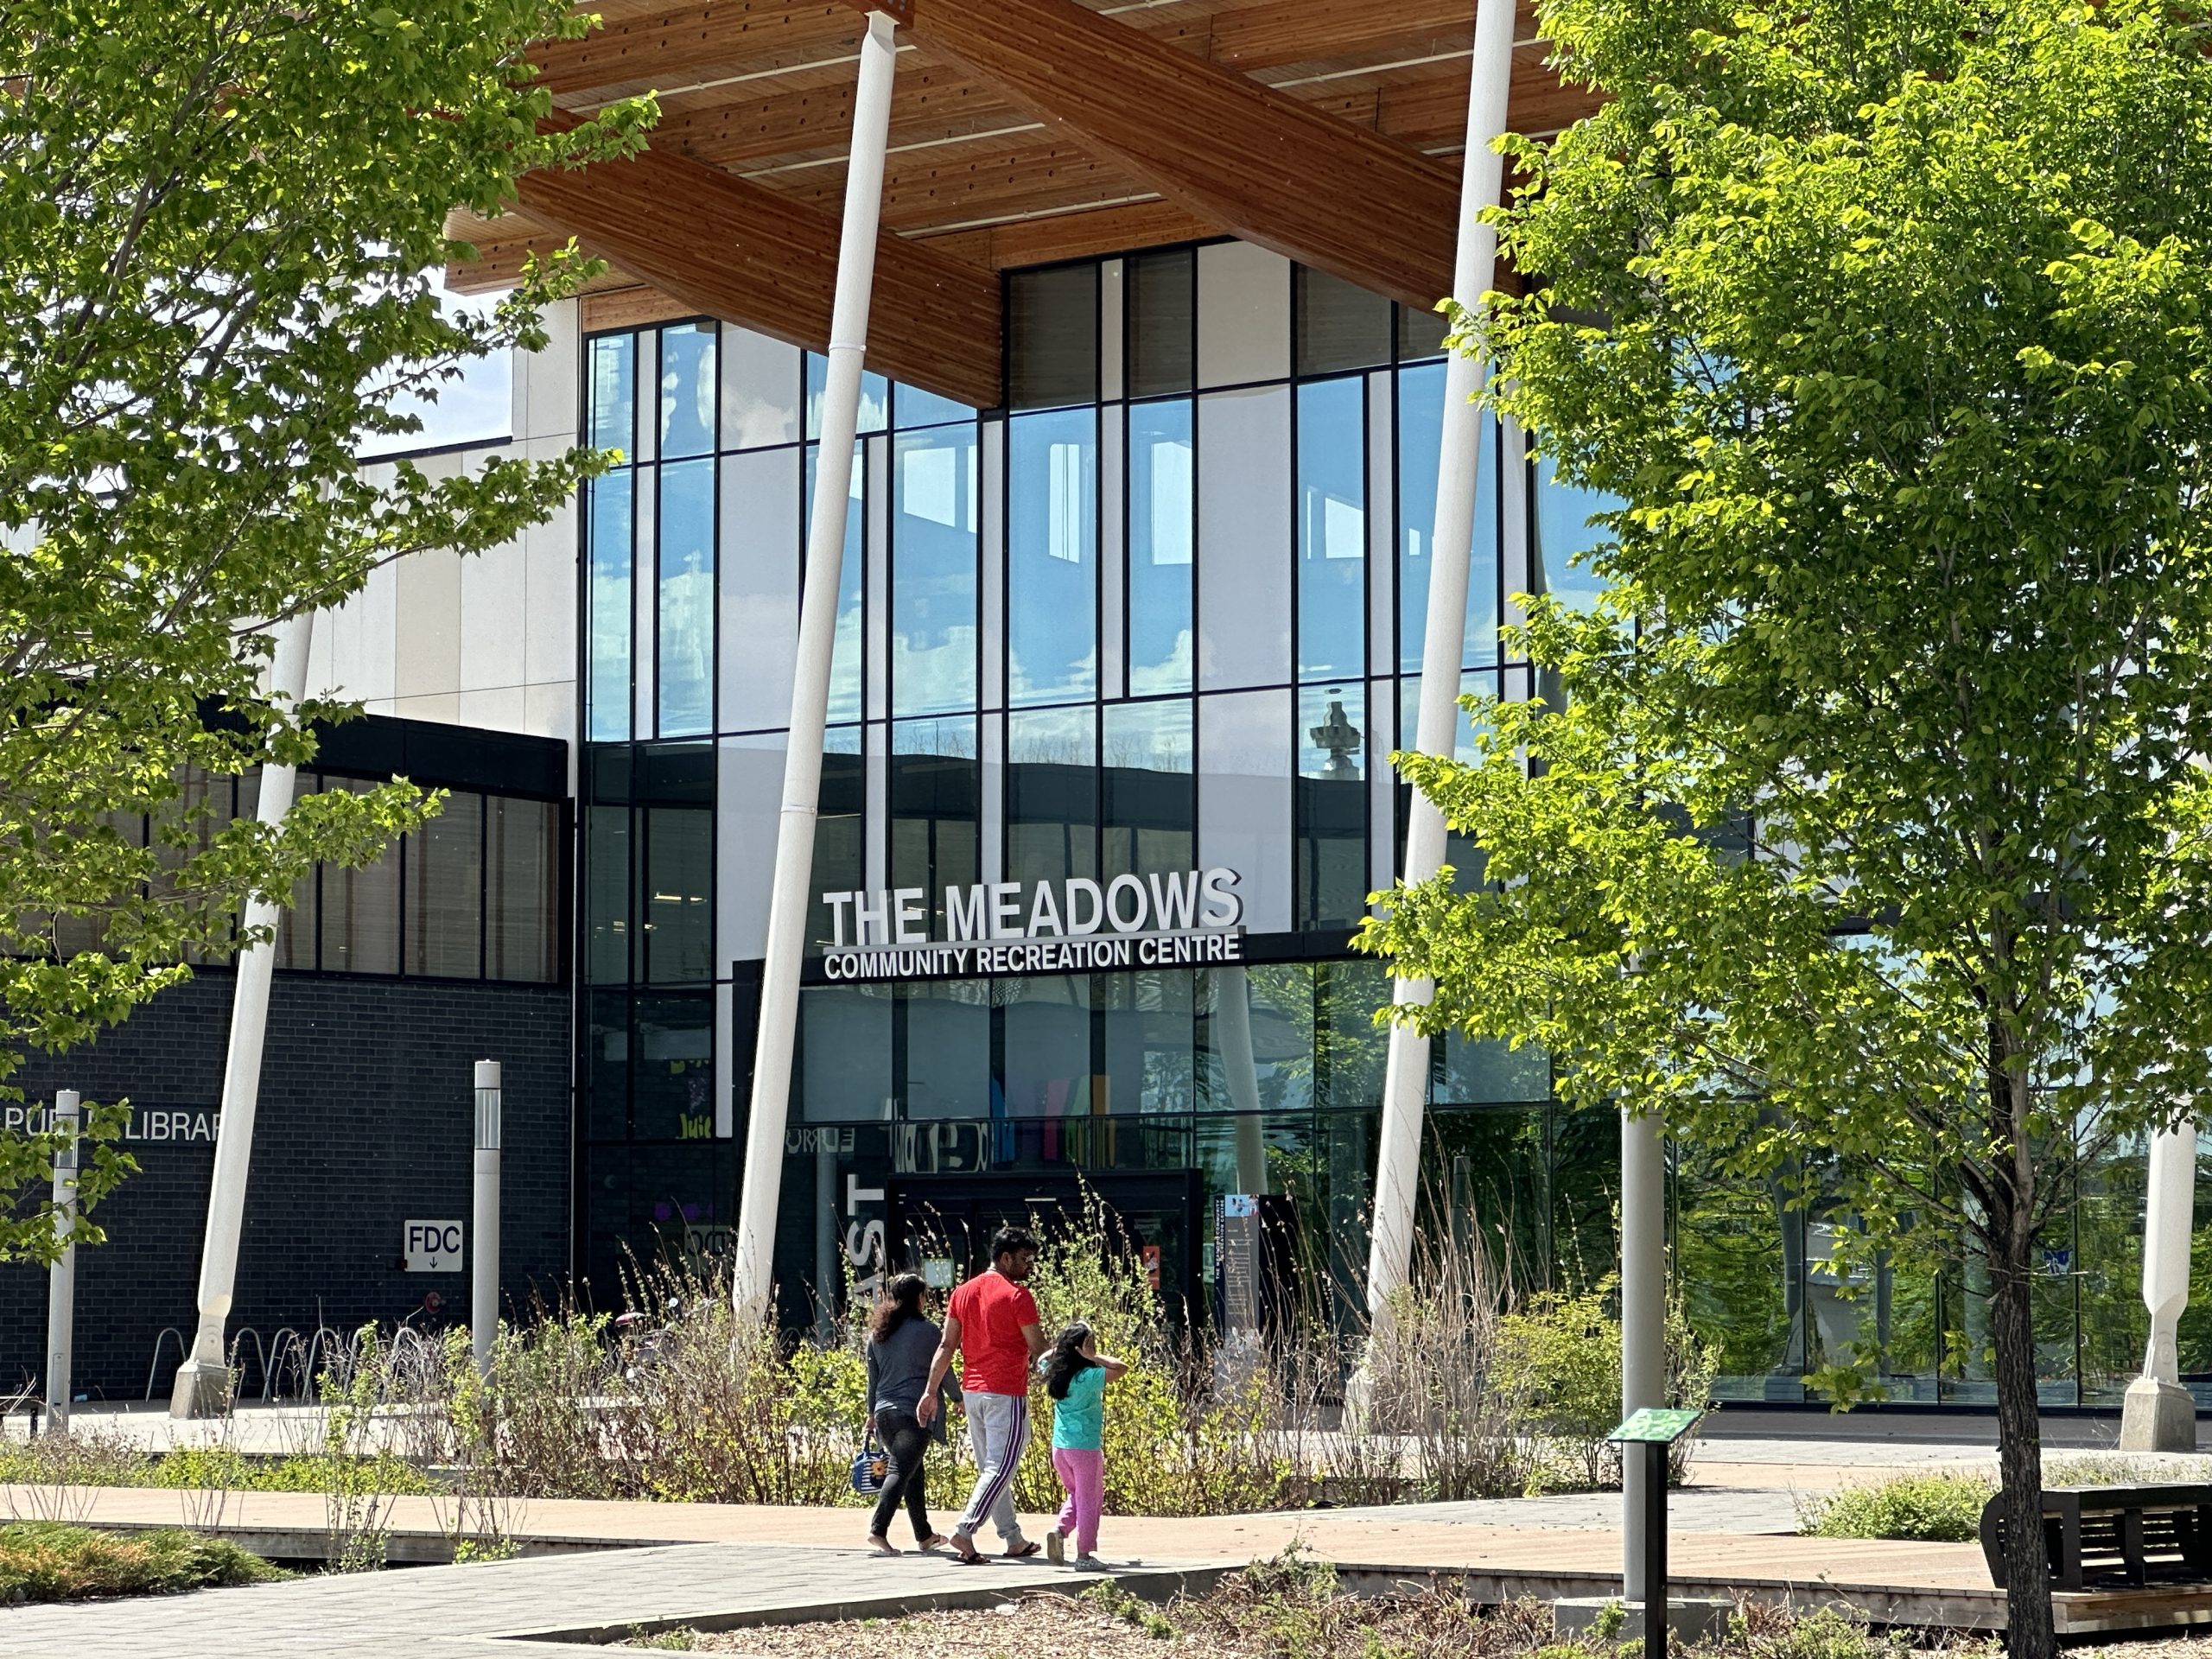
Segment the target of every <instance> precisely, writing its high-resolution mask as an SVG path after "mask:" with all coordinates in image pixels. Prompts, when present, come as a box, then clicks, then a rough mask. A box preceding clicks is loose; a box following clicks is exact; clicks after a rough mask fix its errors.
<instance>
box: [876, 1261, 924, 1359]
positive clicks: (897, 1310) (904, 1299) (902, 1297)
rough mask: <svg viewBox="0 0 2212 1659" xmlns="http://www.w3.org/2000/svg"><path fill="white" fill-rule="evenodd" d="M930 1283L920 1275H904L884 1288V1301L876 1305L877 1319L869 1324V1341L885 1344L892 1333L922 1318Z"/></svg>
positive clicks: (900, 1275)
mask: <svg viewBox="0 0 2212 1659" xmlns="http://www.w3.org/2000/svg"><path fill="white" fill-rule="evenodd" d="M928 1289H929V1283H928V1281H926V1280H925V1279H924V1278H923V1277H922V1275H921V1274H918V1273H902V1274H899V1276H898V1277H897V1278H896V1279H893V1281H891V1282H890V1283H889V1284H887V1285H886V1286H885V1287H883V1300H882V1301H881V1302H880V1303H878V1304H877V1305H876V1309H875V1318H874V1319H872V1320H870V1321H869V1322H868V1340H869V1341H870V1342H883V1341H887V1340H888V1339H889V1338H890V1335H891V1333H892V1332H893V1331H896V1330H897V1329H898V1328H899V1326H900V1325H904V1324H906V1321H907V1320H909V1319H920V1318H921V1317H922V1296H923V1294H924V1293H925V1292H926V1291H927V1290H928Z"/></svg>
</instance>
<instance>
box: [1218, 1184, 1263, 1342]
mask: <svg viewBox="0 0 2212 1659" xmlns="http://www.w3.org/2000/svg"><path fill="white" fill-rule="evenodd" d="M1213 1233H1214V1247H1213V1248H1214V1260H1215V1262H1217V1263H1218V1264H1219V1266H1220V1268H1221V1301H1222V1322H1223V1324H1224V1325H1225V1326H1226V1327H1227V1328H1228V1329H1229V1330H1230V1331H1231V1332H1236V1333H1238V1334H1240V1335H1244V1336H1256V1335H1257V1334H1258V1332H1259V1329H1260V1206H1259V1205H1258V1203H1257V1202H1255V1200H1254V1198H1253V1197H1252V1195H1251V1194H1250V1193H1249V1192H1225V1193H1224V1194H1223V1195H1222V1198H1221V1213H1220V1214H1219V1215H1218V1216H1217V1217H1216V1218H1215V1221H1214V1229H1213Z"/></svg>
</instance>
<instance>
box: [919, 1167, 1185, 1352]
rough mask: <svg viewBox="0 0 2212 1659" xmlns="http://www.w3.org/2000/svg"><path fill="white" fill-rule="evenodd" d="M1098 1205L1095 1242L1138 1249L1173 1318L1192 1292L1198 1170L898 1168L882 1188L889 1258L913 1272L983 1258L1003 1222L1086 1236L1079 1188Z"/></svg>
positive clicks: (959, 1269)
mask: <svg viewBox="0 0 2212 1659" xmlns="http://www.w3.org/2000/svg"><path fill="white" fill-rule="evenodd" d="M1086 1185H1088V1187H1089V1188H1090V1194H1091V1196H1092V1198H1094V1200H1095V1201H1096V1203H1097V1204H1098V1205H1100V1207H1101V1208H1102V1209H1103V1211H1104V1212H1105V1216H1104V1220H1105V1236H1104V1237H1103V1239H1101V1241H1100V1242H1101V1243H1102V1245H1103V1246H1105V1247H1108V1248H1116V1249H1123V1248H1125V1249H1128V1250H1130V1251H1132V1252H1135V1253H1136V1254H1138V1255H1139V1256H1140V1259H1141V1260H1142V1261H1143V1262H1144V1263H1145V1264H1146V1266H1147V1268H1152V1269H1154V1270H1155V1271H1156V1275H1157V1276H1156V1277H1155V1279H1154V1285H1155V1287H1157V1288H1158V1290H1159V1291H1160V1294H1161V1295H1162V1296H1164V1297H1165V1298H1166V1300H1167V1311H1168V1313H1169V1316H1170V1317H1171V1318H1172V1319H1174V1320H1175V1321H1176V1322H1177V1323H1178V1324H1179V1323H1181V1321H1182V1319H1183V1318H1184V1316H1185V1313H1186V1312H1187V1311H1188V1310H1189V1308H1190V1306H1192V1297H1194V1296H1195V1295H1197V1294H1198V1246H1199V1238H1200V1235H1199V1230H1198V1194H1199V1192H1200V1186H1199V1181H1198V1171H1197V1170H1195V1169H1158V1170H1100V1171H1097V1172H1096V1173H1091V1174H1088V1175H1084V1176H1083V1177H1081V1178H1078V1177H1077V1174H1076V1173H1075V1172H1074V1171H1072V1170H1065V1169H1060V1170H1033V1171H1028V1172H1023V1171H1019V1170H1014V1171H1007V1172H1001V1173H989V1174H976V1175H905V1176H899V1177H897V1178H895V1179H893V1181H892V1182H891V1183H890V1186H889V1190H888V1192H887V1193H886V1195H885V1198H886V1202H887V1205H888V1206H889V1209H890V1217H889V1220H890V1235H891V1236H890V1241H889V1243H890V1253H891V1260H892V1261H893V1262H897V1263H899V1264H900V1265H901V1266H903V1267H905V1268H912V1269H914V1270H917V1271H920V1270H923V1269H924V1268H925V1264H928V1263H931V1262H944V1263H946V1264H948V1266H949V1268H950V1273H951V1276H952V1277H953V1278H954V1279H956V1280H957V1279H964V1278H966V1277H967V1276H968V1275H969V1274H972V1273H981V1272H982V1271H983V1270H985V1269H986V1268H988V1267H989V1266H990V1263H989V1262H988V1261H987V1260H986V1259H985V1258H984V1254H983V1253H984V1252H985V1251H986V1250H988V1249H990V1247H991V1235H992V1234H994V1233H995V1232H996V1231H998V1230H999V1229H1000V1228H1001V1227H1005V1226H1020V1227H1033V1228H1034V1229H1035V1230H1037V1231H1038V1232H1039V1234H1040V1235H1042V1236H1046V1237H1047V1238H1055V1237H1059V1238H1065V1237H1067V1236H1071V1235H1072V1234H1078V1233H1080V1234H1089V1235H1090V1236H1096V1235H1095V1234H1091V1229H1090V1221H1089V1220H1088V1218H1087V1217H1086V1216H1085V1214H1084V1187H1085V1186H1086Z"/></svg>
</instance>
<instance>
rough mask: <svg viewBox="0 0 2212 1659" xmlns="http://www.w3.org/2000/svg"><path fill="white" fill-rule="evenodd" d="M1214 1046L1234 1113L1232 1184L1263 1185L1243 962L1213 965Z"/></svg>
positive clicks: (1256, 1072)
mask: <svg viewBox="0 0 2212 1659" xmlns="http://www.w3.org/2000/svg"><path fill="white" fill-rule="evenodd" d="M1213 982H1214V1005H1213V1039H1214V1046H1215V1047H1216V1048H1217V1049H1218V1050H1219V1051H1220V1053H1221V1071H1222V1077H1223V1078H1224V1081H1225V1082H1226V1083H1227V1084H1228V1085H1229V1103H1230V1107H1231V1108H1232V1109H1234V1110H1235V1111H1236V1117H1235V1118H1234V1119H1232V1120H1231V1121H1232V1122H1234V1123H1235V1125H1236V1190H1237V1191H1238V1192H1249V1193H1253V1194H1255V1195H1256V1194H1259V1193H1262V1192H1266V1191H1267V1190H1268V1141H1267V1137H1266V1136H1265V1135H1262V1133H1261V1123H1260V1069H1259V1067H1258V1066H1257V1065H1255V1063H1254V1062H1253V1058H1252V994H1251V988H1250V987H1249V984H1248V983H1247V982H1246V981H1245V978H1244V970H1243V969H1242V968H1217V969H1213Z"/></svg>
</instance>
